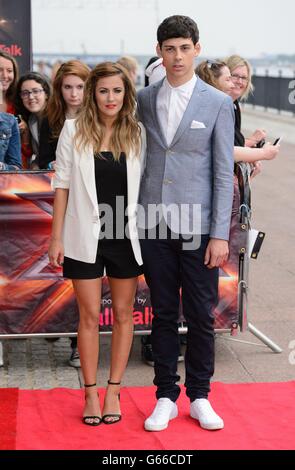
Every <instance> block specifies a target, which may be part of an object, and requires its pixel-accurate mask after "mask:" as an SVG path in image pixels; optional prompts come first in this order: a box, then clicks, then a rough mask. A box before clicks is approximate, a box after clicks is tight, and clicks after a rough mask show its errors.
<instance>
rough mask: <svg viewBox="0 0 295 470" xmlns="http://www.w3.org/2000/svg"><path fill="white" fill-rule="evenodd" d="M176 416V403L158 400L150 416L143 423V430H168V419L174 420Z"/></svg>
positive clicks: (165, 399)
mask: <svg viewBox="0 0 295 470" xmlns="http://www.w3.org/2000/svg"><path fill="white" fill-rule="evenodd" d="M177 415H178V409H177V405H176V403H174V402H173V401H171V400H170V398H159V400H158V401H157V404H156V406H155V408H154V411H153V412H152V414H151V416H149V417H148V418H147V419H146V420H145V422H144V429H145V430H146V431H162V430H163V429H166V428H168V424H169V421H170V419H174V418H176V417H177Z"/></svg>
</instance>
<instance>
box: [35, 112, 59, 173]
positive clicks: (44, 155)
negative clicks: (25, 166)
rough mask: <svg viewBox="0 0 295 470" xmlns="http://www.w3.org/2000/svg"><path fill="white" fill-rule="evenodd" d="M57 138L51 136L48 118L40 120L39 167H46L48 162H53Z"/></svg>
mask: <svg viewBox="0 0 295 470" xmlns="http://www.w3.org/2000/svg"><path fill="white" fill-rule="evenodd" d="M57 141H58V139H55V138H53V137H52V132H51V128H50V127H49V122H48V118H47V117H45V118H44V119H43V120H42V123H41V128H40V140H39V168H41V169H47V168H48V164H49V163H50V162H53V161H54V160H55V159H56V157H55V151H56V147H57Z"/></svg>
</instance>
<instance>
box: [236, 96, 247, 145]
mask: <svg viewBox="0 0 295 470" xmlns="http://www.w3.org/2000/svg"><path fill="white" fill-rule="evenodd" d="M234 108H235V146H236V147H245V137H244V136H243V134H242V132H241V109H240V105H239V102H238V101H235V102H234Z"/></svg>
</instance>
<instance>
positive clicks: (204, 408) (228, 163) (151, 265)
mask: <svg viewBox="0 0 295 470" xmlns="http://www.w3.org/2000/svg"><path fill="white" fill-rule="evenodd" d="M157 40H158V44H157V52H158V55H160V56H161V57H163V64H164V66H165V67H166V74H167V76H166V78H164V79H163V80H161V81H160V82H158V83H156V84H153V85H151V86H149V87H147V88H144V89H143V90H141V91H140V92H139V95H138V113H139V117H140V120H141V121H142V122H143V124H144V126H145V128H146V131H147V146H148V147H147V157H146V166H145V170H144V174H143V177H142V183H141V189H140V200H139V202H140V211H139V212H140V214H139V220H138V223H139V226H141V227H144V228H145V229H146V230H145V231H144V237H143V239H142V240H141V249H142V255H143V261H144V270H145V277H146V281H147V283H148V286H149V288H150V292H151V302H152V307H153V313H154V319H153V326H152V347H153V353H154V359H155V379H154V384H155V385H156V386H157V391H156V398H157V404H156V407H155V409H154V411H153V413H152V414H151V416H150V417H149V418H147V419H146V421H145V425H144V426H145V429H146V430H148V431H161V430H162V429H165V428H167V426H168V424H169V420H170V419H173V418H176V416H177V414H178V411H177V405H176V400H177V398H178V396H179V393H180V387H179V386H178V384H177V382H178V381H179V379H180V377H179V375H177V355H178V329H177V320H178V312H179V302H180V290H181V295H182V305H183V313H184V316H185V318H186V322H187V325H188V335H187V349H186V356H185V367H186V377H185V387H186V394H187V396H188V397H189V399H190V402H191V404H190V416H191V417H192V418H194V419H197V420H198V421H199V423H200V425H201V427H203V428H205V429H210V430H215V429H221V428H223V426H224V423H223V420H222V419H221V418H220V417H219V416H218V415H217V414H216V413H215V411H214V410H213V408H212V407H211V405H210V403H209V401H208V393H209V391H210V379H211V377H212V375H213V372H214V325H213V324H214V316H213V309H214V307H215V305H216V303H217V296H218V268H219V267H220V266H222V265H223V264H224V262H225V261H226V259H227V257H228V237H229V228H230V216H231V207H232V200H233V167H234V163H233V162H234V160H233V145H234V111H233V104H232V100H231V99H230V97H229V96H226V95H225V94H223V93H222V92H220V91H218V90H216V89H214V88H212V87H210V86H209V85H207V84H205V83H204V82H203V81H202V80H201V79H200V78H199V77H196V75H195V73H194V60H195V57H197V56H198V55H199V53H200V45H199V31H198V27H197V25H196V23H195V22H194V21H193V20H192V19H191V18H189V17H186V16H179V15H176V16H171V17H169V18H166V19H165V20H164V21H163V22H162V23H161V25H160V26H159V28H158V31H157ZM155 213H156V215H157V216H158V221H157V223H156V224H157V227H156V229H155V227H154V225H155V220H156V218H155V217H154V216H155ZM151 214H153V216H151ZM158 222H159V223H158ZM163 227H165V230H164V231H163V230H162V228H163ZM189 236H191V237H192V238H191V239H189V238H188V237H189Z"/></svg>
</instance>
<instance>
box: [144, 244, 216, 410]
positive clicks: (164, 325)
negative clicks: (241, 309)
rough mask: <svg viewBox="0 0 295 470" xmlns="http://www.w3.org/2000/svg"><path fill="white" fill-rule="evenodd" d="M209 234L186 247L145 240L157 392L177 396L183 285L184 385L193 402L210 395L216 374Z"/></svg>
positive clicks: (213, 285)
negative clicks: (185, 330) (196, 244)
mask: <svg viewBox="0 0 295 470" xmlns="http://www.w3.org/2000/svg"><path fill="white" fill-rule="evenodd" d="M208 242H209V235H202V237H201V243H200V247H199V248H198V249H195V250H184V249H183V243H184V242H183V240H182V239H181V238H180V239H178V240H175V239H171V238H169V237H168V239H165V240H160V239H154V240H150V239H141V250H142V256H143V262H144V274H145V278H146V282H147V284H148V286H149V288H150V292H151V303H152V307H153V314H154V318H153V325H152V348H153V355H154V361H155V378H154V384H155V385H156V386H157V392H156V396H157V399H159V398H163V397H165V398H170V400H172V401H174V402H175V401H176V400H177V398H178V396H179V393H180V387H179V385H177V382H178V381H179V380H180V377H179V375H178V374H177V358H178V352H179V346H178V324H177V323H178V316H179V303H180V289H181V296H182V305H183V314H184V317H185V320H186V323H187V327H188V334H187V347H186V354H185V369H186V377H185V387H186V394H187V396H188V397H189V398H190V401H194V400H195V399H196V398H207V396H208V393H209V391H210V379H211V377H212V375H213V373H214V326H213V325H214V316H213V309H214V307H215V306H216V304H217V299H218V268H214V269H211V270H210V269H208V268H207V267H206V266H205V265H204V257H205V251H206V248H207V245H208Z"/></svg>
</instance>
